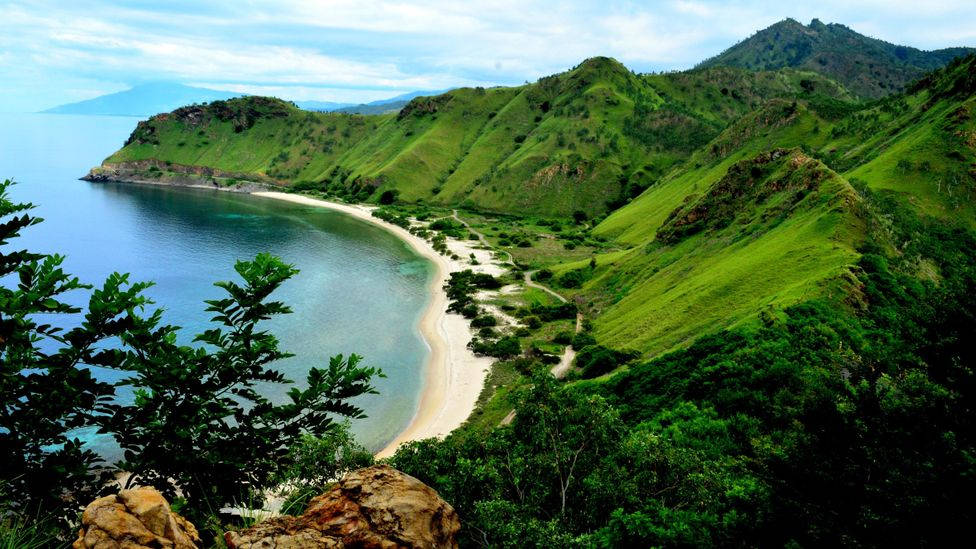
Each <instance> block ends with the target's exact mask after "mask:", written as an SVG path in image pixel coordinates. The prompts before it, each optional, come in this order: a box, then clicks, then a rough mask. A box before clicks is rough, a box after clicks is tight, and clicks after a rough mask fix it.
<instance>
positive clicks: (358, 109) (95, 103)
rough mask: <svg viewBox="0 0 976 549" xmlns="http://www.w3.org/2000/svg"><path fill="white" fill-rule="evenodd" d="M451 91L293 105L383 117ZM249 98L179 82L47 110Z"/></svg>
mask: <svg viewBox="0 0 976 549" xmlns="http://www.w3.org/2000/svg"><path fill="white" fill-rule="evenodd" d="M446 91H448V90H430V91H413V92H408V93H404V94H401V95H397V96H394V97H390V98H388V99H379V100H377V101H372V102H369V103H361V104H358V105H357V104H355V103H339V102H334V101H293V103H294V104H295V106H297V107H298V108H300V109H303V110H306V111H318V112H343V113H347V114H384V113H387V112H391V111H398V110H400V109H401V108H403V106H404V105H406V104H407V103H408V102H410V100H411V99H413V98H415V97H420V96H425V95H438V94H441V93H444V92H446ZM244 95H247V94H243V93H236V92H230V91H223V90H212V89H209V88H199V87H195V86H187V85H184V84H179V83H176V82H153V83H148V84H140V85H138V86H134V87H132V88H131V89H128V90H124V91H120V92H116V93H110V94H106V95H100V96H98V97H95V98H92V99H86V100H84V101H78V102H75V103H65V104H64V105H58V106H56V107H51V108H50V109H46V110H44V111H41V112H44V113H51V114H82V115H91V116H97V115H101V116H138V117H143V118H145V117H149V116H152V115H154V114H159V113H162V112H170V111H172V110H175V109H177V108H178V107H181V106H183V105H192V104H196V103H209V102H211V101H223V100H227V99H232V98H235V97H242V96H244Z"/></svg>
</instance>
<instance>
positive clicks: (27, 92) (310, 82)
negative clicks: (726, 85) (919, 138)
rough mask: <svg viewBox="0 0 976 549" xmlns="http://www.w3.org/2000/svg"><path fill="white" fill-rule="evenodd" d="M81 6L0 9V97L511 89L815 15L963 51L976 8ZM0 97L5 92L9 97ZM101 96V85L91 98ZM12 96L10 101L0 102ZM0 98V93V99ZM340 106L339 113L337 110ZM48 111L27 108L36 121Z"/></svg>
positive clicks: (387, 2)
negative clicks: (156, 85)
mask: <svg viewBox="0 0 976 549" xmlns="http://www.w3.org/2000/svg"><path fill="white" fill-rule="evenodd" d="M177 5H178V8H174V7H172V6H170V5H168V4H160V5H158V6H151V5H149V4H143V3H137V4H126V3H121V4H119V3H113V2H111V1H109V0H103V1H102V2H97V1H96V2H94V3H91V4H88V5H84V6H81V5H74V4H72V3H65V2H55V1H54V0H35V1H34V2H18V1H16V0H14V1H7V2H4V1H3V0H0V20H3V21H4V22H5V23H6V25H5V28H6V32H5V33H2V34H0V79H4V80H5V82H7V85H6V86H5V88H4V89H5V90H7V91H5V92H4V93H5V95H7V96H8V97H6V98H5V99H8V103H16V102H17V101H20V102H22V103H24V104H30V103H31V102H32V101H34V102H37V101H41V100H42V99H40V98H44V99H43V100H45V101H47V100H49V97H51V96H53V95H56V90H57V89H59V88H60V89H61V90H62V91H63V95H64V97H65V100H71V99H74V98H76V97H77V96H78V95H79V94H85V93H87V92H86V91H85V90H88V91H91V90H97V89H102V88H104V89H115V87H116V86H117V85H118V83H120V82H128V83H138V82H142V81H146V80H164V79H165V80H179V81H184V82H189V81H193V82H210V83H211V84H213V85H215V86H220V87H221V88H222V89H232V88H233V89H239V90H262V89H263V90H275V91H276V93H278V92H280V94H282V95H285V94H288V93H293V94H301V97H299V96H297V95H296V96H294V98H297V99H303V98H308V99H319V100H349V99H340V97H342V98H350V97H353V96H356V94H359V96H361V97H362V98H363V99H362V100H368V99H370V98H375V97H376V96H375V95H373V94H379V93H383V90H387V91H388V92H389V93H387V94H386V95H395V94H396V93H400V92H401V91H406V90H412V89H439V88H446V87H452V86H459V85H492V84H496V83H502V84H512V83H519V82H521V81H523V80H529V81H531V80H535V79H536V78H538V77H540V76H544V75H546V74H551V73H553V72H557V71H561V70H565V69H567V68H569V67H571V66H574V65H576V64H577V63H579V62H580V61H581V60H583V59H584V58H586V57H590V56H594V55H609V56H613V57H617V58H618V59H620V60H621V61H623V62H624V63H625V64H628V65H629V66H631V67H632V68H635V69H637V70H656V69H671V68H685V67H690V66H692V65H694V64H695V63H697V62H698V61H701V60H702V59H704V58H706V57H708V56H710V55H714V54H716V53H718V52H719V51H721V50H722V49H724V48H726V47H728V46H730V45H732V44H733V43H734V42H736V41H738V40H741V39H743V38H745V37H747V36H749V35H750V34H752V33H753V32H755V31H756V30H759V29H760V28H762V27H765V26H767V25H769V24H771V23H773V22H775V21H777V20H779V19H782V18H784V17H788V16H792V17H794V18H796V19H798V20H800V21H803V22H807V21H809V19H811V18H813V17H819V18H820V19H821V20H823V21H825V22H832V21H833V22H842V23H845V24H848V25H849V26H851V27H852V28H854V29H855V30H858V31H861V32H865V33H867V34H871V35H873V36H876V37H878V38H882V39H885V40H888V41H891V42H896V43H905V44H909V45H915V46H918V47H924V48H933V47H941V46H944V45H959V44H965V43H967V42H968V43H973V42H976V26H974V25H972V21H974V20H976V2H972V0H949V1H945V2H939V3H922V2H917V1H905V0H883V1H882V0H867V1H866V2H861V3H857V4H854V3H850V2H848V1H846V0H844V1H842V0H823V1H821V2H817V3H801V2H797V3H792V4H785V5H784V4H783V3H781V2H773V1H771V0H736V1H733V2H727V1H718V0H658V1H649V2H639V1H628V0H608V1H585V0H575V1H568V2H559V3H552V2H545V1H540V0H523V1H516V0H495V1H492V0H473V1H470V2H456V1H447V0H416V1H409V2H408V1H397V0H361V1H358V2H356V1H338V0H284V1H281V2H264V1H256V2H245V3H240V2H232V1H230V0H217V2H216V3H200V4H196V3H185V4H184V3H179V4H177ZM11 83H13V84H11ZM99 83H101V84H99ZM18 89H19V90H22V92H21V94H22V96H21V97H19V98H18V97H9V96H10V95H11V94H16V93H17V90H18ZM10 90H13V91H10ZM353 100H355V99H353ZM44 106H49V105H36V108H41V107H44Z"/></svg>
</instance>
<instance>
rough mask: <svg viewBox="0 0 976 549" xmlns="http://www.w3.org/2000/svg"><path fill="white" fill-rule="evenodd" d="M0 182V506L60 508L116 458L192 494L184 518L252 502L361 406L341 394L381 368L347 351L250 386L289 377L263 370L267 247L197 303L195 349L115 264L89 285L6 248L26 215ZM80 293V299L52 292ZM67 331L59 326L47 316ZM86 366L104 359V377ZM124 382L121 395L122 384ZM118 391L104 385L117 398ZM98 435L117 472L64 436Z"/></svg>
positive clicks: (268, 340)
mask: <svg viewBox="0 0 976 549" xmlns="http://www.w3.org/2000/svg"><path fill="white" fill-rule="evenodd" d="M10 185H11V183H10V182H9V181H6V182H4V183H3V184H0V219H2V223H0V246H2V247H3V248H2V252H0V278H3V279H5V281H6V282H5V284H4V285H3V286H0V394H2V395H3V403H2V407H0V480H2V482H0V506H2V507H3V511H2V512H3V513H6V512H13V513H17V514H22V515H23V514H29V513H30V512H31V511H37V510H38V509H44V510H45V512H52V511H53V512H55V513H60V514H59V516H58V517H57V518H68V517H69V515H70V513H71V512H72V510H74V509H77V508H78V507H79V506H80V505H83V504H84V503H86V502H87V501H90V500H91V499H92V498H93V497H94V495H96V493H97V492H99V491H100V490H102V489H105V488H108V486H107V485H106V480H107V479H106V476H108V475H111V474H113V473H115V472H117V471H118V470H119V469H120V470H122V471H125V472H127V473H129V475H128V480H127V483H128V484H141V485H153V486H156V487H157V488H159V489H160V490H162V491H163V492H164V493H165V494H166V495H168V496H170V497H171V498H172V497H175V496H177V495H179V496H181V497H183V498H185V499H186V500H188V501H189V502H191V507H190V508H188V509H184V511H185V512H187V514H189V516H190V517H191V518H200V517H201V516H202V515H204V514H207V513H210V512H216V511H217V510H219V509H220V508H222V507H224V506H225V505H228V504H234V503H240V502H243V501H249V500H251V499H253V495H254V494H256V493H257V492H259V491H260V490H262V489H265V488H268V487H270V486H273V485H274V484H275V483H276V482H277V481H278V479H279V478H280V475H281V473H282V471H284V470H286V469H287V468H289V467H291V466H293V464H294V463H295V461H296V457H295V456H296V454H295V453H294V452H293V451H292V449H291V447H292V446H293V445H295V444H296V443H298V442H299V441H300V440H302V437H303V436H314V437H329V436H330V435H331V434H333V432H334V431H335V430H336V424H335V423H334V418H335V417H336V416H344V417H349V418H358V417H363V411H362V410H361V409H359V408H358V407H356V406H354V405H351V404H350V403H349V400H350V399H351V398H353V397H356V396H359V395H362V394H366V393H372V392H374V389H373V386H372V384H371V378H372V377H373V376H376V375H382V373H381V372H380V371H378V370H376V369H374V368H370V367H366V366H362V365H361V364H360V362H361V358H360V357H359V356H357V355H350V356H349V357H348V358H344V357H342V356H341V355H340V356H336V357H333V358H332V359H331V361H330V363H329V365H328V366H327V367H325V368H311V369H310V370H309V373H308V376H307V377H306V380H305V382H306V383H305V385H306V388H304V389H300V388H297V387H292V388H291V389H289V391H288V402H286V403H284V404H275V403H273V402H272V401H270V400H269V399H268V398H266V397H265V396H263V393H265V391H263V390H262V386H265V385H267V384H278V385H281V384H286V385H290V384H291V383H292V382H291V381H290V380H288V379H286V378H285V377H284V375H283V374H282V373H280V372H278V371H276V370H274V369H273V365H274V363H275V362H277V361H279V360H281V359H283V358H287V357H289V356H291V355H290V354H288V353H286V352H284V351H281V350H280V349H279V348H278V340H277V338H276V337H275V336H274V335H272V334H271V333H269V332H267V331H266V330H264V329H263V328H262V326H263V323H264V322H265V321H267V320H269V319H271V318H273V317H275V316H278V315H281V314H286V313H288V312H290V309H289V308H288V307H287V306H286V305H285V304H284V303H282V302H279V301H273V300H270V299H269V298H270V296H271V294H272V293H273V292H274V291H275V290H276V289H277V288H278V287H279V286H280V285H281V284H282V283H283V282H285V281H286V280H288V279H289V278H290V277H292V276H293V275H294V274H295V273H296V272H297V271H296V270H295V269H294V268H293V267H291V266H290V265H286V264H284V263H282V261H281V260H280V259H278V258H275V257H273V256H271V255H268V254H261V255H258V256H257V257H256V258H255V259H254V260H253V261H240V262H238V263H237V265H236V267H235V269H236V271H237V273H238V275H239V276H240V277H241V279H242V281H243V282H242V283H238V282H219V283H217V284H216V286H217V287H219V288H221V289H222V290H223V291H224V292H225V293H226V297H224V298H221V299H214V300H210V301H208V302H207V304H208V305H209V308H208V309H207V310H208V311H209V312H210V313H212V314H213V315H214V316H213V319H212V320H213V322H214V324H215V326H216V327H214V328H212V329H209V330H206V331H205V332H203V333H202V334H199V335H198V336H197V337H196V339H195V341H196V342H198V343H202V344H203V346H201V347H192V346H187V345H180V344H178V343H177V336H178V329H177V328H176V327H174V326H169V325H164V324H163V323H162V315H161V312H160V311H159V310H154V311H152V312H150V313H148V314H147V313H145V309H146V308H147V306H148V305H151V303H152V302H151V301H150V300H149V299H148V298H146V297H145V296H144V295H143V292H144V290H145V289H146V288H148V287H149V284H148V283H130V282H129V280H128V276H127V275H121V274H118V273H116V274H113V275H111V276H109V277H108V279H107V280H106V281H105V283H104V284H103V285H102V286H101V287H97V288H94V289H92V287H91V286H87V285H84V284H82V283H80V282H79V281H78V279H77V278H73V277H71V276H70V275H68V274H66V273H65V272H64V271H63V270H62V269H61V267H60V265H61V262H62V258H61V257H60V256H45V255H40V254H35V253H31V252H29V251H25V250H21V251H16V250H15V251H10V250H8V248H9V246H10V244H11V240H12V239H14V238H15V237H16V236H18V235H19V233H20V231H21V230H22V229H24V228H26V227H30V226H31V225H34V224H36V223H38V222H39V221H40V220H39V219H37V218H34V217H32V216H30V215H29V214H28V213H27V212H28V211H29V210H30V208H31V207H32V206H30V205H27V204H15V203H13V202H11V201H10V200H9V198H8V196H7V189H8V188H9V186H10ZM89 289H92V291H91V292H90V296H89V300H88V304H87V307H86V308H85V309H84V310H83V309H81V308H79V307H74V306H71V305H69V304H67V303H66V302H65V301H64V299H65V297H64V296H65V294H67V293H69V292H78V291H84V290H89ZM58 319H63V320H64V323H65V324H71V323H72V322H73V323H74V324H76V325H75V327H73V328H70V329H64V328H61V327H59V326H57V325H56V324H54V322H55V321H57V320H58ZM92 368H110V369H115V370H118V371H119V372H120V373H121V374H122V375H121V376H120V377H121V378H122V381H120V382H118V383H116V384H115V385H113V384H109V383H105V382H102V381H98V380H97V379H96V378H95V377H94V376H93V375H92ZM122 388H126V389H129V391H126V392H125V393H124V395H125V396H128V394H129V393H130V392H131V395H132V396H131V398H117V396H119V397H121V396H123V393H122V391H121V390H120V389H122ZM117 391H118V393H117ZM96 427H97V428H98V430H99V432H101V433H104V434H108V435H111V436H112V437H113V438H114V439H115V440H116V441H117V442H118V444H119V445H120V446H121V448H122V449H123V451H124V458H123V460H122V462H121V463H119V464H116V466H117V468H118V469H116V470H112V469H110V468H107V467H104V466H102V465H101V464H100V463H99V462H100V459H99V458H98V456H96V455H95V454H94V452H92V451H91V450H90V449H88V448H86V447H85V446H84V445H83V444H82V442H81V441H80V440H79V438H77V437H78V430H79V429H82V428H88V429H94V428H96Z"/></svg>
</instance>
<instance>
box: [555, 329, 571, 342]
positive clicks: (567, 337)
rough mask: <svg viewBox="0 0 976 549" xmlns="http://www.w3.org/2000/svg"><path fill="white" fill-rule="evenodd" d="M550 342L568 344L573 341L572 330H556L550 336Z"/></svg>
mask: <svg viewBox="0 0 976 549" xmlns="http://www.w3.org/2000/svg"><path fill="white" fill-rule="evenodd" d="M552 342H553V343H559V344H560V345H569V344H570V343H572V342H573V332H570V331H568V330H563V331H561V332H558V333H556V335H554V336H553V337H552Z"/></svg>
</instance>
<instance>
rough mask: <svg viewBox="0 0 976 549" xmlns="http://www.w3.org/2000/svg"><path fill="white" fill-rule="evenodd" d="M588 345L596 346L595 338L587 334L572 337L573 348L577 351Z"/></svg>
mask: <svg viewBox="0 0 976 549" xmlns="http://www.w3.org/2000/svg"><path fill="white" fill-rule="evenodd" d="M590 345H596V338H595V337H593V336H592V335H590V334H589V333H587V332H580V333H578V334H576V335H574V336H573V348H574V349H576V350H577V351H580V350H582V349H583V348H585V347H589V346H590Z"/></svg>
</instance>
